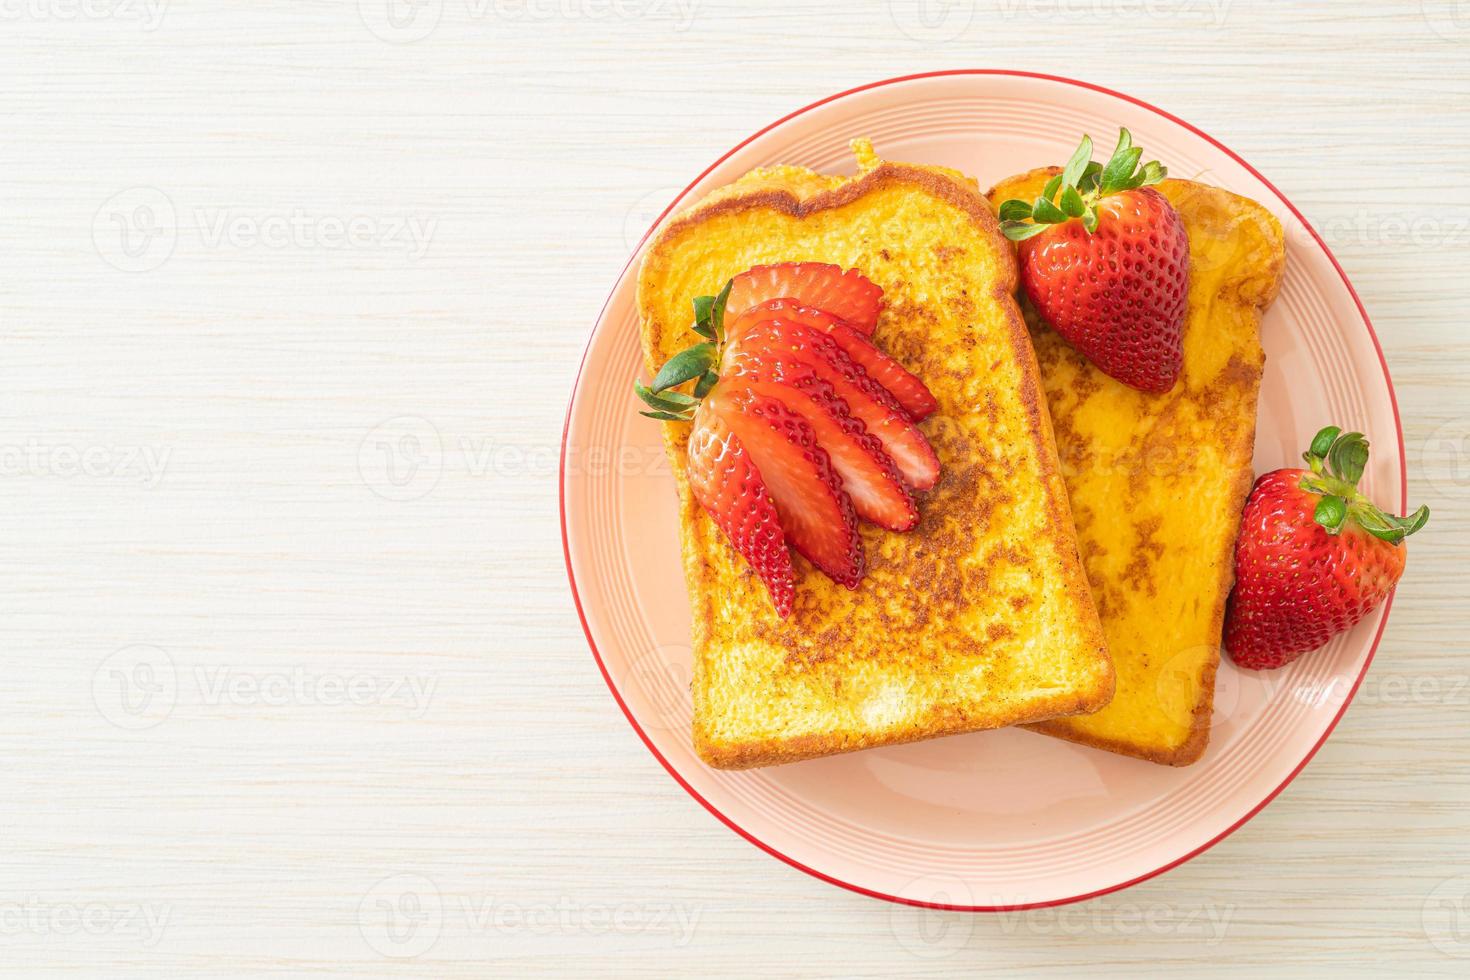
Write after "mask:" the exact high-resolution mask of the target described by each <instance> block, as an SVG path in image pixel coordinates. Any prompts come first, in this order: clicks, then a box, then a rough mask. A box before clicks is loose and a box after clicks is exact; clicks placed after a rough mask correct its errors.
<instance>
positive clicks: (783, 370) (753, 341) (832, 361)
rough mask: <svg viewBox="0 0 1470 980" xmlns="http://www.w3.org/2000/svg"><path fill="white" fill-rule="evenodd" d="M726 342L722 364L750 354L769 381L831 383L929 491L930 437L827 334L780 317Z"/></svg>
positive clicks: (907, 475) (902, 468) (932, 477)
mask: <svg viewBox="0 0 1470 980" xmlns="http://www.w3.org/2000/svg"><path fill="white" fill-rule="evenodd" d="M729 344H730V347H729V349H727V351H726V354H725V359H726V361H725V363H726V364H735V363H737V362H738V361H739V359H741V358H745V357H754V358H756V360H757V363H758V364H759V363H761V362H762V361H764V362H766V363H767V364H768V366H769V367H771V368H772V369H773V375H772V378H771V380H776V381H781V382H783V383H786V384H790V385H793V386H798V385H799V384H800V383H801V379H802V378H803V377H804V376H806V375H808V374H814V375H816V376H817V377H818V378H820V379H822V380H823V381H825V382H827V383H828V384H830V385H831V386H832V389H833V391H834V392H835V393H836V395H837V397H839V398H841V399H842V400H843V401H844V402H846V403H847V407H848V411H849V413H850V414H851V415H852V417H853V418H855V419H857V420H858V421H860V422H862V423H863V426H864V427H865V428H866V429H867V430H868V432H870V433H872V434H873V435H874V436H877V437H878V440H879V441H880V442H881V443H882V444H883V449H884V451H885V452H886V453H888V455H889V456H890V457H891V458H892V459H893V462H894V463H895V464H896V465H897V466H898V471H899V473H901V474H903V478H904V479H905V480H906V481H907V482H908V484H909V486H911V487H913V488H914V489H915V490H928V489H929V488H930V487H932V486H934V484H935V483H936V482H937V481H938V480H939V458H938V457H937V456H935V455H934V447H932V446H930V445H929V440H928V439H925V438H924V434H923V433H922V432H920V431H919V430H918V428H917V427H916V426H915V425H914V423H913V422H912V421H911V420H910V419H909V415H908V413H907V412H905V411H904V410H903V406H902V405H900V404H899V403H898V400H897V399H896V398H894V397H893V395H892V394H890V393H889V391H888V389H886V388H884V387H883V386H882V385H880V384H879V383H878V382H876V381H874V380H873V379H872V378H870V377H869V376H868V373H867V372H866V371H864V370H863V369H862V368H861V367H860V366H859V365H857V364H856V363H854V362H853V360H852V358H850V357H848V356H847V355H846V354H845V353H843V351H842V348H840V347H839V346H837V342H836V341H834V340H833V339H832V338H831V337H829V336H827V335H826V334H823V333H819V332H818V331H815V330H813V329H811V328H810V327H805V326H802V325H801V324H799V323H794V322H792V321H790V320H786V319H781V318H779V317H778V318H773V319H769V320H762V321H761V322H759V323H756V324H753V325H751V326H749V327H746V328H745V330H744V331H743V332H742V333H740V334H738V335H731V336H730V338H729ZM757 465H759V463H757Z"/></svg>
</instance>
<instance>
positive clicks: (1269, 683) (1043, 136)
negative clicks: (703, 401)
mask: <svg viewBox="0 0 1470 980" xmlns="http://www.w3.org/2000/svg"><path fill="white" fill-rule="evenodd" d="M1120 125H1122V126H1127V127H1128V128H1129V129H1130V130H1132V132H1133V134H1134V139H1135V141H1136V142H1137V143H1138V144H1140V145H1142V146H1144V147H1145V148H1147V150H1148V152H1149V155H1150V156H1157V157H1158V158H1159V159H1161V160H1163V161H1164V162H1165V163H1167V164H1168V166H1169V169H1170V172H1171V173H1173V174H1174V175H1176V176H1183V177H1195V178H1197V179H1200V180H1204V181H1208V182H1209V183H1213V184H1217V185H1219V186H1221V187H1225V188H1227V189H1229V190H1232V191H1235V192H1237V193H1240V194H1244V195H1246V196H1248V197H1251V198H1254V199H1255V200H1257V201H1259V202H1261V203H1262V204H1264V205H1265V206H1266V207H1267V208H1269V209H1271V211H1273V212H1274V213H1275V214H1276V215H1277V217H1279V218H1280V219H1281V221H1282V223H1283V225H1284V226H1285V227H1286V229H1287V238H1288V246H1287V266H1286V280H1285V284H1284V286H1283V288H1282V291H1281V297H1280V299H1278V300H1277V301H1276V304H1275V305H1274V306H1273V307H1272V308H1271V310H1270V312H1269V314H1268V315H1267V316H1266V319H1265V323H1264V325H1263V327H1262V332H1263V335H1264V341H1265V346H1266V354H1267V358H1268V360H1267V365H1266V378H1265V383H1264V386H1263V388H1262V392H1261V410H1260V423H1259V429H1258V435H1257V439H1256V458H1255V464H1256V469H1257V471H1258V472H1259V471H1261V470H1264V469H1269V468H1273V467H1276V466H1281V465H1287V464H1291V463H1293V462H1294V461H1295V460H1296V459H1297V454H1298V453H1299V452H1300V451H1301V448H1302V446H1303V445H1304V444H1305V443H1306V442H1307V441H1308V440H1309V439H1310V438H1311V436H1312V434H1313V433H1314V432H1315V431H1316V429H1317V428H1318V427H1319V426H1320V425H1324V424H1327V423H1328V422H1336V423H1338V424H1341V425H1343V426H1347V427H1352V428H1358V429H1361V430H1362V431H1364V432H1366V433H1368V435H1369V436H1370V438H1371V439H1372V440H1373V442H1374V444H1375V446H1376V449H1377V451H1376V452H1375V453H1374V455H1373V460H1372V464H1371V467H1370V470H1369V472H1368V474H1367V477H1366V480H1365V487H1366V489H1367V491H1368V492H1369V493H1370V494H1372V495H1373V496H1375V497H1376V498H1378V499H1379V500H1380V501H1381V502H1383V503H1393V502H1394V501H1395V500H1396V499H1397V501H1398V503H1399V505H1400V512H1402V506H1403V502H1404V496H1405V486H1404V460H1403V436H1402V433H1401V432H1400V430H1399V424H1398V412H1397V408H1396V406H1395V404H1394V396H1393V388H1392V385H1391V384H1390V381H1389V377H1388V370H1387V368H1386V367H1385V365H1384V363H1383V358H1382V354H1381V352H1380V351H1379V348H1378V343H1377V340H1376V338H1375V337H1374V335H1373V329H1372V327H1371V326H1370V325H1369V323H1368V317H1367V315H1366V314H1365V312H1364V311H1363V309H1362V306H1361V304H1360V303H1359V302H1358V299H1357V296H1356V295H1355V294H1354V292H1353V289H1352V287H1351V286H1350V285H1349V284H1348V281H1347V278H1346V277H1345V276H1344V275H1343V272H1342V270H1341V268H1340V267H1339V266H1338V265H1337V262H1336V260H1334V259H1333V257H1332V255H1331V253H1330V252H1329V251H1328V250H1327V247H1326V246H1325V245H1324V244H1323V243H1322V241H1321V240H1320V239H1319V238H1318V237H1317V236H1316V234H1315V233H1314V232H1312V231H1311V229H1310V228H1309V227H1308V226H1307V225H1306V224H1305V223H1304V221H1303V219H1302V217H1301V215H1300V214H1299V213H1298V212H1297V210H1296V209H1295V208H1294V207H1292V206H1291V204H1290V203H1289V202H1288V201H1287V200H1286V198H1284V197H1283V196H1282V195H1281V194H1280V193H1279V192H1278V191H1277V190H1276V188H1274V187H1272V186H1271V185H1270V184H1269V183H1267V182H1266V180H1265V178H1263V177H1261V176H1260V175H1259V174H1258V173H1256V172H1255V171H1254V170H1253V169H1252V168H1251V167H1250V166H1249V165H1248V164H1246V163H1245V161H1243V160H1241V159H1240V158H1239V157H1237V156H1235V154H1233V153H1231V152H1230V151H1229V150H1228V149H1226V148H1225V147H1224V146H1222V145H1221V144H1219V143H1217V142H1216V141H1215V140H1213V139H1211V138H1210V137H1208V136H1206V135H1205V134H1204V133H1201V132H1200V131H1199V130H1197V129H1195V128H1193V127H1192V126H1190V125H1188V124H1187V123H1185V122H1183V121H1181V120H1179V119H1175V118H1174V117H1173V116H1170V115H1168V114H1167V113H1164V112H1162V111H1161V110H1158V109H1155V108H1153V107H1151V106H1148V105H1146V104H1144V103H1142V102H1139V101H1138V100H1136V99H1131V98H1128V97H1127V96H1124V95H1120V94H1118V93H1116V92H1110V91H1108V90H1106V89H1101V88H1098V87H1096V86H1092V85H1086V84H1083V83H1081V82H1075V81H1070V80H1067V79H1062V78H1052V77H1047V76H1040V75H1027V74H1020V73H1014V72H990V71H961V72H941V73H936V74H931V75H918V76H912V77H908V78H896V79H892V80H890V81H886V82H879V83H877V84H874V85H868V86H864V87H863V88H858V89H853V90H852V91H850V92H843V93H842V94H840V95H835V96H833V97H831V98H829V99H825V100H823V101H821V102H818V103H815V104H813V105H810V106H808V107H806V108H805V109H802V110H800V111H798V112H795V113H793V114H792V115H790V116H787V117H786V118H785V119H782V120H780V121H778V122H776V123H774V124H773V125H771V126H769V127H767V128H766V129H764V130H762V131H761V132H759V133H757V134H756V135H755V136H753V137H751V138H750V139H748V140H746V141H745V142H744V143H741V144H740V145H739V146H737V147H735V148H734V149H733V150H731V151H730V152H729V153H727V154H725V155H724V156H723V157H721V158H720V159H719V160H718V161H717V162H716V163H715V164H714V165H713V166H712V167H710V168H709V169H708V170H706V171H705V172H704V173H703V174H702V175H700V177H699V178H698V179H697V180H695V182H694V183H693V184H691V185H690V186H689V187H688V188H687V189H686V190H685V191H684V193H683V194H681V195H680V196H679V198H678V199H677V200H676V201H675V202H674V203H673V205H672V206H671V207H673V208H677V207H680V206H682V205H685V204H687V203H689V202H691V201H693V200H695V199H697V198H698V197H699V196H700V195H701V194H703V193H704V192H706V191H708V190H709V189H711V188H713V187H717V186H719V185H721V184H725V183H728V182H729V181H731V180H734V179H735V178H736V177H738V176H740V175H741V174H743V173H745V172H746V171H747V170H749V169H751V168H752V167H757V166H762V165H767V164H774V163H791V164H803V165H805V166H809V167H813V168H815V169H817V170H820V171H830V172H848V173H850V172H851V171H852V167H853V164H852V160H851V158H850V156H849V153H848V149H847V143H848V140H849V139H850V138H852V137H854V136H867V137H870V138H871V139H872V141H873V145H874V146H875V147H876V148H877V149H878V152H879V153H880V154H882V155H883V156H884V157H886V158H888V159H892V160H905V161H915V162H922V163H933V164H943V165H945V166H949V167H954V168H956V169H959V170H962V171H964V172H966V173H968V174H972V175H974V176H975V177H977V178H978V179H979V181H980V182H981V186H982V187H984V186H988V184H990V183H993V182H994V181H997V180H999V179H1001V178H1003V177H1006V176H1008V175H1010V174H1013V173H1017V172H1020V171H1022V170H1027V169H1029V168H1031V167H1034V166H1039V165H1042V164H1047V163H1059V162H1062V161H1065V159H1066V158H1067V156H1068V155H1069V154H1070V153H1071V151H1072V149H1073V147H1074V146H1075V143H1076V138H1077V134H1078V133H1081V132H1083V131H1086V132H1090V133H1091V134H1092V135H1093V137H1094V138H1096V139H1107V138H1108V134H1109V133H1113V132H1116V130H1117V127H1118V126H1120ZM665 213H666V214H667V213H668V212H665ZM636 259H637V256H636V255H635V256H634V259H633V260H631V261H630V263H629V265H628V267H627V268H625V269H624V270H623V273H622V275H621V276H620V277H619V279H618V281H617V284H616V285H615V286H614V287H613V291H612V295H611V296H610V297H609V298H608V301H607V305H606V307H605V308H604V309H603V311H602V315H601V316H600V317H599V318H598V321H597V325H596V327H595V328H594V330H593V333H592V339H591V341H590V343H589V344H588V346H587V353H586V356H585V359H584V361H583V364H582V370H581V374H580V376H579V378H578V380H577V385H576V390H575V391H574V393H573V395H572V403H571V407H570V409H569V411H568V413H567V427H566V435H565V442H564V446H563V459H562V486H561V493H562V499H561V504H562V533H563V538H564V542H565V546H566V558H567V570H568V574H569V575H570V577H571V581H572V589H573V593H574V595H575V596H576V599H577V606H578V610H579V612H580V613H581V616H582V621H583V625H584V627H585V628H586V631H587V638H588V640H589V642H590V643H591V644H592V650H593V653H594V655H595V656H596V657H597V660H598V663H599V665H600V667H601V668H602V672H603V674H604V676H605V677H606V679H607V683H608V686H609V687H610V688H611V689H612V693H613V696H614V697H615V698H616V699H617V701H618V703H619V705H620V706H621V707H622V709H623V711H624V712H625V713H626V714H627V716H628V720H629V721H630V722H631V723H632V724H633V727H634V728H635V729H636V730H637V731H638V734H639V735H640V736H642V738H643V740H644V742H646V743H647V745H648V747H649V749H650V750H651V751H652V752H653V754H654V755H655V756H656V757H657V758H658V760H659V761H660V762H661V763H663V765H664V767H665V768H666V769H668V771H669V773H670V774H671V775H672V776H673V777H674V779H675V780H677V781H678V782H679V784H680V785H681V786H683V787H684V789H685V790H687V791H688V792H689V793H690V795H692V796H693V797H694V798H695V799H697V800H699V802H700V803H702V804H704V806H705V807H706V808H707V809H708V810H709V811H710V812H711V813H713V814H714V815H715V816H717V817H718V818H719V819H720V820H722V821H724V822H725V824H726V825H728V826H729V827H730V828H731V829H733V830H735V831H736V832H737V833H739V834H741V835H742V836H743V837H745V838H746V839H747V840H749V841H750V842H751V843H753V844H755V845H757V846H758V847H760V848H762V849H763V850H765V851H767V852H768V853H770V854H772V855H774V856H776V857H779V858H781V859H782V860H783V861H786V862H787V863H789V864H791V865H793V866H795V867H797V868H800V869H801V870H803V871H806V872H808V873H810V874H813V875H816V876H817V877H819V878H822V879H824V880H827V881H830V882H832V883H834V884H838V885H842V886H843V887H846V888H851V889H853V890H854V891H859V892H862V893H864V894H868V895H873V896H877V897H880V898H886V899H891V900H894V901H900V902H908V903H911V904H917V905H931V906H937V907H945V908H962V909H973V910H996V909H1002V908H1018V907H1026V906H1038V905H1050V904H1058V903H1062V902H1069V901H1076V900H1078V899H1082V898H1088V897H1091V896H1094V895H1100V894H1103V893H1105V892H1108V891H1112V890H1114V889H1118V888H1122V887H1125V886H1127V885H1129V884H1132V883H1134V882H1138V881H1142V880H1143V879H1145V878H1148V877H1150V876H1152V875H1155V874H1158V873H1160V872H1161V871H1164V870H1167V869H1168V868H1171V867H1173V866H1174V865H1176V864H1179V863H1180V862H1182V861H1185V860H1187V859H1188V858H1190V857H1192V856H1193V855H1195V854H1198V853H1200V852H1201V851H1203V850H1204V849H1205V848H1207V847H1209V846H1210V845H1212V844H1214V843H1216V842H1218V841H1219V840H1221V839H1222V838H1224V837H1225V836H1226V835H1228V834H1229V833H1230V832H1231V831H1233V830H1234V829H1235V828H1236V827H1239V826H1240V825H1241V824H1242V823H1244V822H1245V821H1246V820H1248V819H1249V818H1250V817H1251V816H1252V815H1254V814H1255V813H1256V812H1257V811H1258V810H1260V809H1261V808H1262V807H1263V806H1265V805H1266V803H1268V802H1270V800H1271V799H1272V798H1273V797H1274V796H1275V795H1276V794H1277V793H1279V792H1280V791H1281V790H1282V789H1283V788H1284V787H1285V786H1286V784H1287V783H1289V782H1290V781H1291V779H1292V777H1294V776H1295V775H1296V774H1297V773H1298V772H1300V771H1301V769H1302V767H1303V766H1305V765H1306V763H1307V761H1308V760H1309V759H1310V758H1311V757H1312V755H1313V753H1314V752H1316V750H1317V748H1318V747H1319V746H1320V745H1321V744H1322V742H1323V741H1324V740H1325V739H1326V738H1327V735H1328V734H1329V733H1330V732H1331V731H1332V728H1333V726H1334V725H1335V724H1336V723H1337V720H1338V718H1339V717H1340V716H1341V714H1342V712H1343V710H1344V709H1345V708H1346V706H1347V703H1348V701H1350V700H1351V698H1352V695H1353V693H1354V692H1355V691H1356V690H1357V687H1358V684H1359V682H1360V681H1361V680H1362V678H1363V675H1364V673H1365V672H1366V671H1367V669H1368V663H1369V661H1370V660H1371V659H1372V657H1373V650H1374V647H1375V646H1376V645H1377V642H1378V637H1379V636H1380V634H1381V633H1382V631H1383V626H1384V623H1385V621H1386V618H1387V616H1388V603H1385V604H1384V606H1383V608H1382V609H1380V610H1379V611H1378V612H1377V613H1375V614H1374V615H1372V616H1370V617H1368V619H1367V620H1366V621H1365V622H1363V623H1362V624H1361V625H1360V626H1359V627H1358V628H1357V629H1355V630H1353V631H1352V632H1351V633H1349V634H1347V635H1345V636H1342V637H1339V638H1338V639H1337V640H1335V641H1334V642H1333V643H1332V644H1331V645H1330V646H1328V647H1327V648H1326V649H1325V650H1322V651H1320V652H1318V653H1315V654H1313V655H1312V656H1310V657H1306V658H1304V659H1302V660H1300V661H1298V662H1297V663H1296V664H1294V665H1293V666H1291V667H1289V668H1287V669H1285V670H1283V671H1277V672H1275V673H1268V674H1264V675H1261V674H1250V673H1245V672H1242V671H1238V670H1236V669H1235V668H1234V667H1233V666H1231V665H1230V664H1229V662H1228V661H1227V662H1225V663H1222V664H1221V668H1220V676H1219V687H1218V691H1217V693H1216V704H1215V718H1214V733H1213V735H1212V737H1211V739H1210V747H1209V750H1208V751H1207V752H1206V754H1205V756H1204V758H1203V759H1202V760H1201V761H1200V762H1198V763H1196V764H1195V765H1193V766H1190V767H1188V768H1185V769H1170V768H1166V767H1161V766H1156V765H1152V764H1150V763H1146V762H1140V761H1137V760H1134V759H1127V758H1123V757H1120V756H1115V755H1111V754H1109V753H1106V752H1100V751H1097V750H1094V749H1088V748H1083V747H1080V746H1076V745H1071V744H1068V743H1066V742H1061V741H1058V740H1056V739H1052V738H1047V737H1044V736H1041V735H1035V734H1032V733H1029V732H1025V731H1019V730H1004V731H998V732H984V733H980V734H975V735H964V736H959V737H955V738H946V739H939V740H936V741H931V742H921V743H918V744H914V745H906V746H898V747H894V748H887V749H877V750H873V751H868V752H859V753H856V754H852V755H847V756H839V757H835V758H830V759H819V760H815V761H812V762H803V763H798V764H796V765H790V766H784V767H778V768H774V769H765V770H755V771H751V772H741V773H722V772H716V771H714V770H712V769H709V768H707V767H706V766H704V765H703V764H702V763H701V762H700V761H699V760H698V758H696V756H695V755H694V752H693V750H692V749H691V747H690V741H689V720H690V698H689V670H690V649H689V612H688V606H687V602H686V597H685V591H684V582H683V579H682V576H681V573H680V567H679V556H678V536H677V530H676V525H675V509H674V486H673V481H672V478H671V476H670V474H669V470H668V467H667V464H666V463H665V462H664V455H663V449H662V445H661V443H660V438H659V431H658V426H656V425H655V424H653V423H651V422H649V421H648V420H646V419H643V418H640V417H639V416H638V415H637V413H636V411H635V400H634V398H633V396H632V393H631V390H630V387H629V385H630V382H631V381H632V379H633V378H634V376H635V375H636V374H637V372H638V369H639V364H640V358H639V354H638V331H637V325H636V318H635V317H636V315H635V309H634V288H635V282H636V271H637V266H636Z"/></svg>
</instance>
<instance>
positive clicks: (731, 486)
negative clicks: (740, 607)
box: [689, 403, 796, 619]
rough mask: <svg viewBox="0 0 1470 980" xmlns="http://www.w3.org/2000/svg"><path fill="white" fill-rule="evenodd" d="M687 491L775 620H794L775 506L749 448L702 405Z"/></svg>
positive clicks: (787, 559)
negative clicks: (754, 580) (755, 582)
mask: <svg viewBox="0 0 1470 980" xmlns="http://www.w3.org/2000/svg"><path fill="white" fill-rule="evenodd" d="M689 488H690V489H691V490H692V491H693V492H694V499H695V500H697V501H699V504H700V506H701V507H703V508H704V509H705V510H706V511H708V512H709V515H710V517H712V518H714V522H715V524H716V525H717V526H718V527H719V529H720V530H721V531H723V532H724V534H725V537H727V538H729V539H730V543H731V544H732V545H734V546H735V550H736V551H738V552H740V554H741V555H743V556H744V557H745V560H746V561H747V562H749V563H750V567H751V568H753V569H755V573H756V575H758V576H760V579H761V581H762V582H764V583H765V584H766V591H767V592H769V593H770V594H771V603H772V605H774V606H775V607H776V614H777V615H778V616H781V617H782V618H783V619H784V618H785V617H786V616H789V615H790V614H791V606H792V603H793V601H794V599H795V595H796V584H795V582H796V576H795V572H794V570H793V569H792V566H791V553H790V552H789V551H787V550H786V535H785V533H784V532H783V531H782V530H781V518H780V515H779V514H777V512H776V503H775V501H774V500H772V499H771V494H770V491H768V490H767V489H766V484H765V481H763V480H762V479H761V475H760V472H759V471H758V470H757V469H756V468H755V465H754V464H753V463H752V462H751V460H750V456H749V455H748V454H747V453H746V451H745V447H744V446H742V445H741V444H740V440H739V439H737V438H735V434H734V433H733V432H731V431H730V429H729V427H728V426H726V425H725V423H724V421H723V420H722V419H721V418H720V417H719V416H718V415H716V414H715V413H714V412H713V411H711V410H710V409H709V406H708V403H704V404H701V405H700V407H699V409H698V410H697V411H696V412H695V413H694V427H693V428H692V429H691V430H690V432H689Z"/></svg>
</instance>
